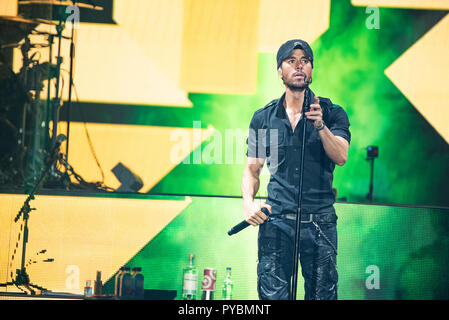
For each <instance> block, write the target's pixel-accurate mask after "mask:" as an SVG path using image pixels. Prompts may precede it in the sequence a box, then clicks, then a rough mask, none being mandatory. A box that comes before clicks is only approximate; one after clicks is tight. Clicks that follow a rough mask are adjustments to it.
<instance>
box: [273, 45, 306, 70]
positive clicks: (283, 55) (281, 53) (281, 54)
mask: <svg viewBox="0 0 449 320" xmlns="http://www.w3.org/2000/svg"><path fill="white" fill-rule="evenodd" d="M294 49H302V50H304V53H305V54H306V58H308V59H309V60H310V62H311V63H312V68H313V51H312V48H310V46H309V44H308V43H307V42H305V41H304V40H299V39H296V40H288V41H287V42H285V43H284V44H283V45H282V46H281V47H280V48H279V50H278V53H277V55H276V60H277V63H278V67H277V68H278V69H279V67H280V66H281V64H282V61H284V60H285V59H287V58H288V57H290V55H291V53H292V51H293V50H294Z"/></svg>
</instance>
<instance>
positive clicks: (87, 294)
mask: <svg viewBox="0 0 449 320" xmlns="http://www.w3.org/2000/svg"><path fill="white" fill-rule="evenodd" d="M84 296H85V297H92V282H91V281H90V280H87V281H86V286H85V287H84Z"/></svg>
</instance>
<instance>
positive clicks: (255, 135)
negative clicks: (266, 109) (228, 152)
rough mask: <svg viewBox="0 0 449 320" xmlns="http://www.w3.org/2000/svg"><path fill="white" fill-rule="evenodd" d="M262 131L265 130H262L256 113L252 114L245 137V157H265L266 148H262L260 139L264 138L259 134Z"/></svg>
mask: <svg viewBox="0 0 449 320" xmlns="http://www.w3.org/2000/svg"><path fill="white" fill-rule="evenodd" d="M262 131H265V130H262V126H261V121H260V119H259V117H257V114H254V115H253V117H252V119H251V122H250V124H249V132H248V139H246V143H247V145H248V150H247V152H246V156H247V157H252V158H266V150H263V145H262V143H261V140H260V139H263V138H264V137H261V136H260V135H261V132H262Z"/></svg>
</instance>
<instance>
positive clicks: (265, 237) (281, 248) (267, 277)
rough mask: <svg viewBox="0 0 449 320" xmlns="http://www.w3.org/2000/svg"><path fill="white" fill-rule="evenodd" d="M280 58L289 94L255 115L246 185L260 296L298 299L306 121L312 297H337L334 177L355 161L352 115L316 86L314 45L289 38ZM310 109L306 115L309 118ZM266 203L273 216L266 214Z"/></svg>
mask: <svg viewBox="0 0 449 320" xmlns="http://www.w3.org/2000/svg"><path fill="white" fill-rule="evenodd" d="M276 58H277V68H278V74H279V77H280V78H281V79H282V80H283V83H284V85H285V93H284V94H283V95H282V96H281V97H280V98H279V99H276V100H273V101H272V102H270V103H269V104H267V105H266V106H265V107H264V108H262V109H259V110H257V111H256V112H255V113H254V115H253V117H252V119H251V123H250V132H249V137H248V153H247V160H246V164H245V170H244V173H243V177H242V184H241V189H242V196H243V207H244V216H245V220H246V221H247V222H248V223H250V224H251V225H253V226H257V225H259V235H258V265H257V275H258V280H257V290H258V294H259V298H260V299H276V300H279V299H282V300H285V299H289V298H290V290H291V289H290V288H291V283H290V282H291V277H292V271H293V270H292V269H293V253H294V248H295V228H296V216H297V211H298V200H299V198H298V197H299V178H300V167H301V163H300V162H301V146H302V140H303V137H302V135H303V132H302V130H300V128H302V124H303V121H306V143H305V158H304V159H305V160H304V176H303V200H302V213H301V233H300V263H301V269H302V275H303V277H304V281H305V285H304V287H305V299H337V281H338V274H337V259H336V258H337V215H336V213H335V209H334V206H333V205H334V203H335V195H334V193H333V190H332V180H333V171H334V168H335V164H337V165H339V166H343V165H344V164H345V163H346V160H347V158H348V148H349V143H350V141H351V133H350V131H349V120H348V116H347V114H346V112H345V111H344V110H343V108H342V107H340V106H337V105H334V104H333V103H332V102H331V100H330V99H327V98H322V97H320V98H318V97H317V96H315V94H314V93H313V92H312V91H311V90H310V89H309V88H308V85H309V84H310V83H311V81H312V71H313V68H314V61H313V52H312V49H311V48H310V46H309V44H308V43H307V42H305V41H303V40H290V41H287V42H286V43H284V44H283V45H282V46H281V47H280V48H279V50H278V53H277V57H276ZM306 91H307V94H306ZM305 97H308V101H304V100H305ZM303 106H305V107H306V111H307V112H306V113H305V115H306V118H307V119H306V120H304V119H301V118H302V108H303ZM309 107H310V109H309V110H308V108H309ZM265 161H267V166H268V169H269V171H270V181H269V184H268V188H267V189H268V199H267V202H266V203H263V202H262V203H258V202H255V201H254V197H255V196H256V194H257V191H258V189H259V183H260V182H259V174H260V171H261V169H262V167H263V165H264V163H265ZM263 207H265V208H267V209H268V211H269V215H266V214H264V213H263V212H262V211H261V209H262V208H263Z"/></svg>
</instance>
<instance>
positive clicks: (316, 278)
mask: <svg viewBox="0 0 449 320" xmlns="http://www.w3.org/2000/svg"><path fill="white" fill-rule="evenodd" d="M295 226H296V221H294V220H287V219H282V220H281V219H275V220H273V221H267V222H265V223H263V224H261V225H260V226H259V236H258V259H259V261H258V265H257V276H258V280H257V291H258V294H259V299H261V300H288V299H290V287H291V277H292V268H293V252H294V230H295ZM323 234H324V235H323ZM329 242H330V243H329ZM336 249H337V228H336V222H333V223H317V222H309V223H301V234H300V264H301V270H302V276H303V278H304V289H305V299H306V300H336V299H337V282H338V274H337V260H336V259H337V252H336ZM300 282H301V278H300V277H298V287H299V285H300Z"/></svg>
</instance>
